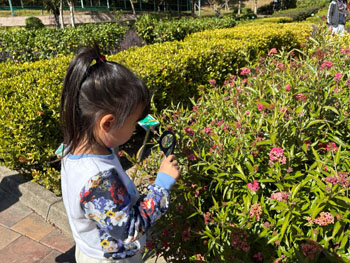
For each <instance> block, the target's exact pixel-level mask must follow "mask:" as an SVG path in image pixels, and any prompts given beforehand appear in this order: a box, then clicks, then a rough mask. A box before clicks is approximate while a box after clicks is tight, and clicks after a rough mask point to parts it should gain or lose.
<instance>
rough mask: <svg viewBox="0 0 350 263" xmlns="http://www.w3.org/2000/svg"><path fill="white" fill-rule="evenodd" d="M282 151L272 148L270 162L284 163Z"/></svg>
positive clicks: (279, 148)
mask: <svg viewBox="0 0 350 263" xmlns="http://www.w3.org/2000/svg"><path fill="white" fill-rule="evenodd" d="M283 152H284V151H283V149H282V148H281V147H273V148H272V150H271V151H270V161H273V162H279V163H282V164H285V163H286V156H285V155H284V153H283Z"/></svg>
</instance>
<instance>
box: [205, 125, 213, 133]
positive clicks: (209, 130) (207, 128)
mask: <svg viewBox="0 0 350 263" xmlns="http://www.w3.org/2000/svg"><path fill="white" fill-rule="evenodd" d="M212 132H213V131H212V130H211V128H210V127H205V128H204V133H206V134H210V133H212Z"/></svg>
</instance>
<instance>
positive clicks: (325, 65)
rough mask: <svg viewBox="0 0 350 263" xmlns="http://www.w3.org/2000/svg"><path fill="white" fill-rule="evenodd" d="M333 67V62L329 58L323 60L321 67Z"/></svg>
mask: <svg viewBox="0 0 350 263" xmlns="http://www.w3.org/2000/svg"><path fill="white" fill-rule="evenodd" d="M331 67H333V63H332V62H331V61H327V60H325V61H323V63H322V65H321V69H330V68H331Z"/></svg>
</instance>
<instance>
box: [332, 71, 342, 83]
mask: <svg viewBox="0 0 350 263" xmlns="http://www.w3.org/2000/svg"><path fill="white" fill-rule="evenodd" d="M342 77H343V74H341V73H336V74H335V76H334V81H335V82H339V81H340V80H341V78H342Z"/></svg>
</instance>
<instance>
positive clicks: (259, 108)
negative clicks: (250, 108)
mask: <svg viewBox="0 0 350 263" xmlns="http://www.w3.org/2000/svg"><path fill="white" fill-rule="evenodd" d="M265 108H266V107H265V105H263V104H258V111H260V112H261V111H263V110H264V109H265Z"/></svg>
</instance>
